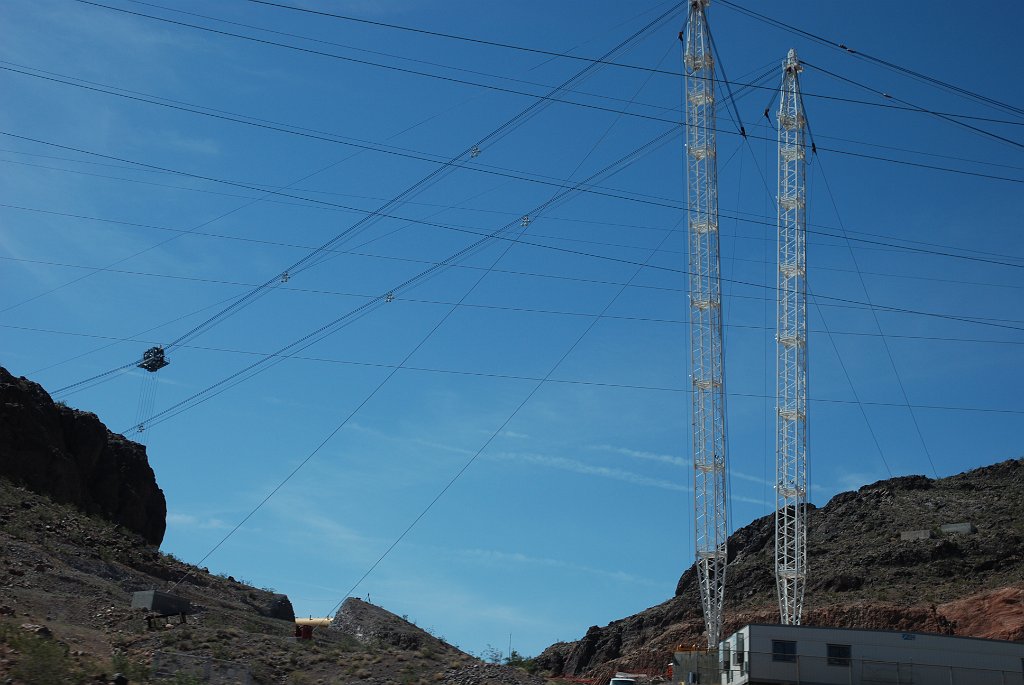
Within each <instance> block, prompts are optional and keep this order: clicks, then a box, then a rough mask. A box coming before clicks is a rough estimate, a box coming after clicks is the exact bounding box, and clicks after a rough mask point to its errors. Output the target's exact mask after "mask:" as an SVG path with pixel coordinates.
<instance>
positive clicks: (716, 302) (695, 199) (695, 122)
mask: <svg viewBox="0 0 1024 685" xmlns="http://www.w3.org/2000/svg"><path fill="white" fill-rule="evenodd" d="M709 2H710V0H690V12H689V18H688V19H687V22H686V31H685V33H686V35H685V37H682V36H680V37H681V38H683V43H684V47H685V49H684V54H683V65H684V67H685V69H684V72H685V79H686V102H685V107H686V186H687V193H688V198H687V199H688V203H687V219H688V222H689V223H688V226H689V229H688V237H689V274H690V276H689V278H690V361H691V369H692V374H693V375H692V381H693V413H692V418H693V472H694V483H693V485H694V487H693V492H694V508H695V511H696V513H695V516H694V523H695V526H696V536H695V540H696V556H697V576H698V581H699V583H700V598H701V604H702V605H703V608H704V624H705V626H706V628H707V633H708V647H711V648H715V647H717V646H718V642H719V640H720V639H721V637H722V604H723V600H724V596H725V564H726V548H725V545H726V539H727V536H728V525H727V512H726V504H727V503H726V473H725V466H726V460H725V447H726V436H725V373H724V369H723V361H722V296H721V274H720V268H721V265H720V258H719V247H718V161H717V152H716V144H715V62H714V58H713V55H712V53H713V46H712V44H711V34H710V32H709V30H708V23H707V17H706V16H705V11H706V9H707V6H708V3H709Z"/></svg>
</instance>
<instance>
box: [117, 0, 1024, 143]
mask: <svg viewBox="0 0 1024 685" xmlns="http://www.w3.org/2000/svg"><path fill="white" fill-rule="evenodd" d="M130 1H131V2H135V3H136V4H141V5H148V6H150V7H158V8H161V9H166V10H171V9H172V8H168V7H161V6H160V5H155V4H151V3H145V2H140V1H139V0H130ZM245 1H246V2H250V3H253V4H259V5H266V6H270V7H276V8H280V9H286V10H290V11H293V12H302V13H305V14H312V15H317V16H323V17H329V18H332V19H339V20H343V21H348V22H355V23H360V24H367V25H371V26H379V27H383V28H389V29H395V30H399V31H407V32H412V33H419V34H423V35H429V36H435V37H439V38H446V39H450V40H456V41H463V42H467V43H474V44H478V45H487V46H490V47H498V48H503V49H507V50H517V51H521V52H527V53H534V54H542V55H545V56H548V57H557V58H561V59H570V60H581V61H590V62H597V61H598V60H596V59H594V58H590V57H583V56H580V55H572V54H568V53H564V52H556V51H551V50H543V49H538V48H529V47H525V46H522V45H516V44H513V43H502V42H498V41H491V40H486V39H482V38H476V37H470V36H462V35H457V34H452V33H444V32H440V31H430V30H426V29H421V28H416V27H412V26H403V25H400V24H393V23H387V22H381V21H373V20H370V19H364V18H361V17H354V16H350V15H343V14H339V13H335V12H327V11H324V10H314V9H309V8H304V7H295V6H291V5H285V4H282V3H276V2H270V1H269V0H245ZM722 4H723V5H725V6H727V7H730V8H732V9H735V10H737V11H739V12H741V13H743V14H747V15H748V16H752V17H754V18H756V19H758V20H760V21H764V22H766V23H770V24H772V25H773V26H775V27H777V28H782V29H783V30H786V31H789V32H791V33H796V34H798V35H802V36H804V37H806V38H809V39H811V40H813V41H814V42H817V43H821V44H823V45H827V46H829V47H833V48H836V49H838V50H840V51H842V52H845V53H847V54H850V55H855V56H857V57H859V58H862V59H866V60H870V61H873V62H875V63H878V64H881V65H883V66H886V67H888V68H891V69H894V70H896V71H899V72H902V73H904V74H907V75H911V76H913V77H915V78H918V79H920V80H924V81H926V82H929V83H932V84H936V85H941V86H942V87H944V88H947V89H950V90H953V91H956V92H959V93H962V94H966V95H969V96H970V97H971V98H972V99H977V100H981V101H983V102H986V103H989V104H995V105H997V106H998V107H999V108H1001V109H1004V110H1006V111H1009V112H1011V113H1014V114H1019V115H1024V109H1021V108H1019V107H1014V106H1012V105H1008V104H1006V103H1002V102H999V101H996V100H994V99H992V98H988V97H986V96H984V95H980V94H978V93H973V92H971V91H968V90H966V89H963V88H961V87H959V86H955V85H952V84H949V83H946V82H944V81H940V80H939V79H935V78H933V77H930V76H926V75H924V74H920V73H918V72H915V71H913V70H911V69H908V68H906V67H902V66H899V65H897V64H894V63H892V62H888V61H886V60H883V59H881V58H878V57H874V56H872V55H869V54H867V53H865V52H861V51H857V50H853V49H851V48H849V47H847V46H846V45H844V44H842V43H839V42H835V41H832V40H830V39H828V38H823V37H821V36H818V35H816V34H813V33H811V32H809V31H805V30H803V29H799V28H797V27H795V26H792V25H790V24H786V23H784V22H782V21H779V20H777V19H773V18H771V17H768V16H766V15H763V14H760V13H758V12H755V11H753V10H750V9H747V8H745V7H742V6H740V5H737V4H735V3H733V2H729V1H728V0H722ZM172 11H178V10H172ZM200 16H201V15H200ZM206 18H210V19H212V17H206ZM249 28H258V27H249ZM264 30H266V29H264ZM606 63H607V64H608V65H609V66H615V67H620V68H624V69H633V70H641V71H651V72H654V73H658V74H662V75H665V76H673V77H676V76H678V74H677V73H675V72H671V71H665V70H661V69H652V68H650V67H645V66H641V65H635V64H622V63H619V62H606ZM805 95H807V96H808V97H817V96H816V95H813V94H808V93H805ZM863 104H876V103H863ZM911 109H914V108H911ZM942 114H944V115H946V116H956V117H959V118H976V119H982V120H987V121H995V122H996V123H1010V124H1017V125H1021V124H1024V122H1020V121H1002V120H992V119H984V118H982V117H968V116H966V115H957V114H951V113H949V112H942Z"/></svg>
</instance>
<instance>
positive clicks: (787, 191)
mask: <svg viewBox="0 0 1024 685" xmlns="http://www.w3.org/2000/svg"><path fill="white" fill-rule="evenodd" d="M802 70H803V68H802V67H801V66H800V61H799V60H798V59H797V56H796V50H790V51H789V54H788V55H787V57H786V61H785V63H784V65H783V76H782V91H781V93H780V100H779V115H778V141H779V199H778V204H779V226H778V228H779V244H778V248H779V273H778V325H777V329H776V354H777V356H776V372H777V374H778V379H777V385H776V402H777V404H776V410H777V416H776V434H775V448H776V460H775V489H776V495H775V499H776V509H775V578H776V582H777V586H778V591H779V613H780V617H781V621H782V623H783V624H790V625H799V624H800V614H801V612H802V610H803V604H804V584H805V581H806V578H807V249H806V235H807V193H806V187H807V186H806V178H807V143H806V138H807V120H806V118H805V116H804V111H803V102H802V100H801V97H800V79H799V74H800V72H801V71H802Z"/></svg>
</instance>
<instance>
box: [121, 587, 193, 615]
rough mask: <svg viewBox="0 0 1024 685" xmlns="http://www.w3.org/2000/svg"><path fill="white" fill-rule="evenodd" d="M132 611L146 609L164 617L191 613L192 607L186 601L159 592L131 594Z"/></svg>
mask: <svg viewBox="0 0 1024 685" xmlns="http://www.w3.org/2000/svg"><path fill="white" fill-rule="evenodd" d="M132 609H146V610H148V611H153V612H155V613H158V614H163V615H164V616H174V615H176V614H189V613H192V605H191V603H190V602H189V601H188V600H187V599H185V598H184V597H179V596H178V595H172V594H171V593H169V592H160V591H159V590H142V591H140V592H134V593H132Z"/></svg>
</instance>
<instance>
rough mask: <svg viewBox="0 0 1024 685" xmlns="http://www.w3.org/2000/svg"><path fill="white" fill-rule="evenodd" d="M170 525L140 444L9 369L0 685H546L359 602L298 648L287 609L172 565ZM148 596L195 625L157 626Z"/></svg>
mask: <svg viewBox="0 0 1024 685" xmlns="http://www.w3.org/2000/svg"><path fill="white" fill-rule="evenodd" d="M164 521H165V503H164V496H163V493H162V492H161V490H160V488H159V487H158V486H157V484H156V480H155V478H154V475H153V471H152V469H151V468H150V467H149V464H148V462H147V459H146V452H145V448H144V447H143V446H142V445H138V444H136V443H133V442H131V441H128V440H126V439H125V438H123V437H122V436H119V435H114V434H112V433H111V432H110V431H108V430H107V429H106V427H105V426H104V425H103V424H102V423H100V421H99V419H98V418H97V417H96V416H95V415H93V414H89V413H86V412H81V411H77V410H74V409H71V408H68V407H65V406H63V405H60V404H55V403H54V402H53V401H52V400H51V399H50V396H49V395H48V394H47V393H46V392H45V391H44V390H43V389H42V388H41V387H40V386H39V385H37V384H35V383H32V382H30V381H28V380H26V379H24V378H14V377H13V376H11V374H9V373H7V371H5V370H3V369H0V683H5V684H9V685H50V684H53V685H64V684H66V683H81V684H86V683H89V684H91V685H96V684H97V683H110V682H123V679H122V678H124V677H126V678H127V679H128V682H131V683H140V682H148V683H192V682H211V683H232V684H233V683H239V682H244V683H253V684H255V685H262V684H270V683H290V684H292V685H300V684H302V683H328V682H331V683H334V682H345V683H353V684H355V685H398V684H399V683H402V684H403V685H427V684H428V683H429V684H430V685H483V684H485V683H496V684H500V685H543V682H544V681H543V679H541V678H538V677H535V676H531V675H529V674H527V673H526V672H524V671H522V670H519V669H515V668H509V667H507V666H500V665H497V664H484V663H482V662H481V661H479V660H478V659H475V658H473V657H471V656H470V655H468V654H464V653H462V652H461V651H459V650H458V649H456V648H455V647H453V646H451V645H449V644H447V643H445V642H443V641H441V640H439V639H437V638H435V637H433V636H432V635H430V634H429V633H426V632H425V631H422V630H420V629H419V628H416V627H415V626H414V625H412V624H410V623H408V622H407V621H405V620H403V619H401V618H399V617H397V616H395V615H394V614H391V613H390V612H387V611H385V610H384V609H382V608H380V607H377V606H374V605H371V604H367V603H365V602H361V601H359V600H356V599H350V600H348V601H347V602H345V604H344V605H343V606H342V609H341V611H339V613H338V616H337V619H336V621H335V628H336V629H335V630H327V629H318V630H316V631H315V632H314V635H313V639H312V640H296V639H295V617H294V615H293V611H292V605H291V602H290V601H289V600H288V597H286V596H285V595H282V594H278V593H275V592H274V591H273V590H271V589H267V588H263V589H260V588H255V587H251V586H249V585H248V584H246V583H245V582H244V581H240V580H236V579H235V578H233V577H231V576H224V575H214V574H211V573H209V571H208V570H207V569H205V568H197V567H195V566H191V565H189V564H186V563H184V562H182V561H180V560H179V559H177V558H175V557H174V556H173V555H167V554H163V553H161V552H160V551H159V549H158V548H157V545H158V544H159V543H160V541H161V540H162V538H163V533H164ZM139 590H161V591H167V592H173V593H174V594H176V595H178V596H180V597H183V598H184V599H187V600H188V601H189V602H190V605H191V613H190V614H188V616H187V622H186V623H180V622H179V621H178V620H177V618H172V619H155V620H153V621H150V622H147V620H146V612H145V611H144V610H139V609H134V610H133V609H131V600H132V593H133V592H136V591H139ZM115 674H119V675H120V676H122V678H118V679H115V678H114V675H115Z"/></svg>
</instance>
